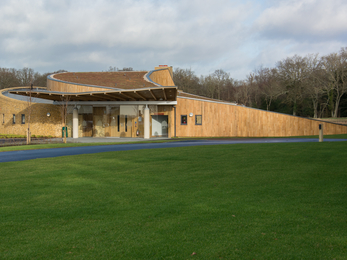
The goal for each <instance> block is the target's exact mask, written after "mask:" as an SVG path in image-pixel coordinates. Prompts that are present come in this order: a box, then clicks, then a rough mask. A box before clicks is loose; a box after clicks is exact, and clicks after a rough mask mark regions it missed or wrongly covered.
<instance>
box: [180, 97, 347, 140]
mask: <svg viewBox="0 0 347 260" xmlns="http://www.w3.org/2000/svg"><path fill="white" fill-rule="evenodd" d="M182 115H187V124H186V125H184V124H181V116H182ZM190 115H192V116H190ZM197 115H198V116H199V115H201V118H202V122H201V125H196V124H195V120H196V116H197ZM319 124H322V125H323V131H324V134H325V135H332V134H347V126H344V125H338V124H333V123H328V122H322V121H318V120H312V119H307V118H301V117H296V116H291V115H286V114H280V113H275V112H269V111H264V110H259V109H253V108H248V107H243V106H237V105H233V104H227V103H226V104H225V103H218V102H208V101H204V100H197V99H187V98H180V97H178V98H177V106H176V136H178V137H212V136H215V137H263V136H265V137H276V136H278V137H279V136H302V135H318V134H319Z"/></svg>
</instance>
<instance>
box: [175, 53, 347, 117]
mask: <svg viewBox="0 0 347 260" xmlns="http://www.w3.org/2000/svg"><path fill="white" fill-rule="evenodd" d="M173 79H174V82H175V85H176V86H178V88H179V89H180V90H183V91H185V92H188V93H192V94H197V95H201V96H205V97H209V98H214V99H221V100H226V101H231V102H236V103H238V104H242V105H245V106H248V107H254V108H260V109H265V110H269V111H276V112H281V113H287V114H293V115H298V116H305V117H313V118H321V117H339V116H347V48H346V47H345V48H341V50H340V51H339V52H336V53H331V54H329V55H325V56H322V57H320V56H319V55H318V54H308V55H306V56H304V57H302V56H299V55H294V56H293V57H288V58H286V59H283V60H281V61H279V62H277V63H276V66H275V67H273V68H267V67H260V68H258V69H257V70H255V71H253V72H251V73H249V75H248V76H247V77H246V79H245V80H234V79H233V78H232V77H230V74H229V73H226V72H225V71H223V70H222V69H219V70H216V71H215V72H213V73H211V74H210V75H207V76H200V77H198V76H196V75H195V73H194V72H193V71H192V70H191V69H181V68H176V69H175V70H174V74H173Z"/></svg>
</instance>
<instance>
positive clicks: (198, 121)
mask: <svg viewBox="0 0 347 260" xmlns="http://www.w3.org/2000/svg"><path fill="white" fill-rule="evenodd" d="M195 124H196V125H202V115H195Z"/></svg>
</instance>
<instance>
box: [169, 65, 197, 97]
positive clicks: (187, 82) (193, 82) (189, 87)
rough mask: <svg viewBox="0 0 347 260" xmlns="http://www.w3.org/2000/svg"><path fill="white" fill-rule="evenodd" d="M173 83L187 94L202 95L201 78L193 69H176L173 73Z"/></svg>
mask: <svg viewBox="0 0 347 260" xmlns="http://www.w3.org/2000/svg"><path fill="white" fill-rule="evenodd" d="M173 81H174V82H175V85H176V86H177V87H178V88H179V89H181V90H183V91H185V92H188V93H192V94H201V93H199V90H200V85H199V78H198V77H197V76H196V75H195V73H194V71H192V70H191V69H181V68H176V69H175V70H174V73H173Z"/></svg>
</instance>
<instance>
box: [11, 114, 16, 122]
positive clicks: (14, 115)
mask: <svg viewBox="0 0 347 260" xmlns="http://www.w3.org/2000/svg"><path fill="white" fill-rule="evenodd" d="M12 124H16V114H13V116H12Z"/></svg>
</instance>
